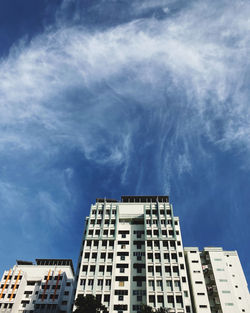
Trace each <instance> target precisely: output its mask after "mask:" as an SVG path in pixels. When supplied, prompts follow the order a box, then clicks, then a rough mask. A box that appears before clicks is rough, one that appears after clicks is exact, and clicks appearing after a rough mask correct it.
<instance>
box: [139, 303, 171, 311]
mask: <svg viewBox="0 0 250 313" xmlns="http://www.w3.org/2000/svg"><path fill="white" fill-rule="evenodd" d="M167 312H168V310H167V309H166V308H163V307H161V308H159V309H156V310H154V309H153V308H152V307H151V306H148V305H145V304H143V305H142V308H141V311H140V313H167Z"/></svg>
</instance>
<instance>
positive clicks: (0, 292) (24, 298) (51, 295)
mask: <svg viewBox="0 0 250 313" xmlns="http://www.w3.org/2000/svg"><path fill="white" fill-rule="evenodd" d="M73 297H74V268H73V264H72V261H71V260H69V259H65V260H62V259H36V264H33V263H32V262H27V261H17V264H16V265H15V266H14V267H13V268H12V269H10V270H7V271H5V272H4V274H3V276H2V279H1V283H0V312H1V313H3V312H4V313H45V312H46V313H47V312H53V313H59V312H60V313H70V312H72V305H73V300H74V299H73Z"/></svg>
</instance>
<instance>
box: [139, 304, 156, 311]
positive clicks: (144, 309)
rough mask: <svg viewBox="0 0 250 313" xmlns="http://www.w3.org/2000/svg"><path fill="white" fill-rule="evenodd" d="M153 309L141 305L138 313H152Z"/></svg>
mask: <svg viewBox="0 0 250 313" xmlns="http://www.w3.org/2000/svg"><path fill="white" fill-rule="evenodd" d="M153 312H154V311H153V309H152V307H151V306H149V305H146V304H143V305H142V307H141V310H140V313H153Z"/></svg>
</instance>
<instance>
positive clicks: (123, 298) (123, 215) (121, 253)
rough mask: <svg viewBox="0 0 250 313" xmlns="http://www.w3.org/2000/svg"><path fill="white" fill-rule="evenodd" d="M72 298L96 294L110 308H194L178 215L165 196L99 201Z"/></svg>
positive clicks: (183, 311)
mask: <svg viewBox="0 0 250 313" xmlns="http://www.w3.org/2000/svg"><path fill="white" fill-rule="evenodd" d="M77 278H78V279H77V288H76V297H77V296H78V295H79V294H83V295H87V294H94V295H95V296H96V297H97V298H98V299H99V300H100V301H101V302H102V303H103V304H104V305H105V306H106V307H107V309H108V311H109V312H118V313H121V312H131V313H133V312H140V309H141V305H142V304H147V305H150V306H152V307H154V308H160V307H166V308H168V310H169V312H175V313H190V312H192V306H191V298H190V292H189V284H188V279H187V271H186V266H185V259H184V250H183V245H182V238H181V231H180V225H179V219H178V217H175V216H174V215H173V209H172V206H171V204H170V203H169V199H168V197H167V196H148V197H147V196H141V197H140V196H123V197H122V198H121V201H120V202H118V201H116V200H109V199H97V201H96V203H95V204H93V205H92V206H91V211H90V215H89V217H87V219H86V226H85V232H84V237H83V241H82V247H81V253H80V258H79V262H78V269H77Z"/></svg>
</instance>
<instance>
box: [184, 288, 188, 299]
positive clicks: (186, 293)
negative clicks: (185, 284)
mask: <svg viewBox="0 0 250 313" xmlns="http://www.w3.org/2000/svg"><path fill="white" fill-rule="evenodd" d="M184 297H185V298H187V297H188V292H187V291H186V290H185V291H184Z"/></svg>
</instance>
